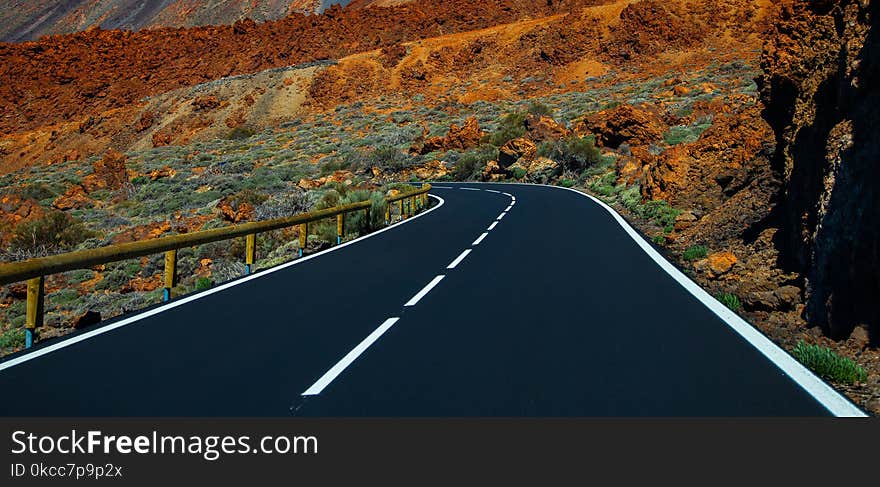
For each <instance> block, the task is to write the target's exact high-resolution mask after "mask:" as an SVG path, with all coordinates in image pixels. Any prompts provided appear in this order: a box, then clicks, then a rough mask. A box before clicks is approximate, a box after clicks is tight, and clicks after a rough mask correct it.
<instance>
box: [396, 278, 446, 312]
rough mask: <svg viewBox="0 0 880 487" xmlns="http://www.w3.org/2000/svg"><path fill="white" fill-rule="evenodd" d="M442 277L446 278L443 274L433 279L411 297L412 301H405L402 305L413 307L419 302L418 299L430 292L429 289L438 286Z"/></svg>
mask: <svg viewBox="0 0 880 487" xmlns="http://www.w3.org/2000/svg"><path fill="white" fill-rule="evenodd" d="M444 277H446V276H444V275H443V274H440V275H439V276H437V277H435V278H434V279H433V280H432V281H431V282H429V283H428V285H427V286H425V287H423V288H422V290H421V291H419V292H418V293H417V294H416V295H415V296H413V297H412V299H410V300H409V301H407V302H406V304H404V306H415V305H416V304H417V303H418V302H419V300H420V299H422V298H424V297H425V295H426V294H428V293H429V292H431V289H434V286H436V285H437V284H440V281H442V280H443V278H444Z"/></svg>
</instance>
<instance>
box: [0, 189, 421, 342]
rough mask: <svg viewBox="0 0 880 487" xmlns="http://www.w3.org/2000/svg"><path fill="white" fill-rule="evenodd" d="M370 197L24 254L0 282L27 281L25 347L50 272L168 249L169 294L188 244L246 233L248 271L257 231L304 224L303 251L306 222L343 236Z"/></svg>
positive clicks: (399, 198) (406, 201)
mask: <svg viewBox="0 0 880 487" xmlns="http://www.w3.org/2000/svg"><path fill="white" fill-rule="evenodd" d="M430 190H431V185H430V184H425V185H423V186H422V187H421V188H419V189H417V190H415V191H411V192H407V193H402V194H398V195H396V196H390V197H386V198H385V203H386V205H387V207H386V210H385V221H386V223H388V222H390V221H391V204H392V203H394V202H397V203H398V204H399V208H400V217H401V219H405V218H408V217H409V216H411V215H413V214H415V212H416V211H418V210H419V209H421V208H424V207H425V206H427V203H428V192H429V191H430ZM371 207H372V203H371V202H370V201H369V200H368V201H362V202H358V203H351V204H348V205H342V206H334V207H332V208H327V209H324V210H318V211H312V212H308V213H301V214H299V215H294V216H290V217H285V218H277V219H274V220H265V221H259V222H251V223H244V224H241V225H232V226H228V227H223V228H215V229H212V230H204V231H199V232H192V233H186V234H183V235H173V236H170V237H161V238H155V239H152V240H141V241H137V242H129V243H124V244H117V245H109V246H107V247H100V248H96V249H88V250H79V251H76V252H68V253H64V254H58V255H51V256H48V257H38V258H35V259H28V260H23V261H21V262H9V263H2V264H0V286H3V285H6V284H12V283H15V282H21V281H27V316H26V320H25V332H26V338H25V348H30V347H31V346H32V345H33V337H34V331H35V330H36V329H37V328H38V327H40V326H42V324H43V301H44V297H45V279H46V276H48V275H51V274H59V273H62V272H67V271H73V270H78V269H89V268H91V267H94V266H97V265H102V264H107V263H110V262H117V261H120V260H126V259H132V258H135V257H144V256H147V255H152V254H158V253H161V252H164V253H165V270H164V274H165V275H164V277H165V280H164V285H165V287H164V293H163V299H164V300H165V301H168V300H170V299H171V297H172V296H171V289H172V288H173V287H174V286H175V283H176V281H177V251H178V250H179V249H182V248H185V247H192V246H195V245H202V244H206V243H211V242H218V241H222V240H229V239H233V238H237V237H245V239H246V241H245V243H246V245H245V269H246V270H245V273H246V274H250V273H251V272H252V271H253V266H254V263H255V261H256V241H257V234H259V233H263V232H269V231H272V230H279V229H282V228H289V227H293V226H296V225H300V227H301V228H300V232H299V239H300V250H299V253H300V256H302V253H303V248H305V246H306V237H307V236H308V224H309V223H312V222H316V221H319V220H323V219H325V218H332V217H334V216H335V217H336V243H337V245H338V244H340V243H341V242H342V236H343V235H344V231H345V228H344V227H345V214H346V213H352V212H355V211H361V210H365V211H366V212H367V215H368V217H369V211H370V208H371Z"/></svg>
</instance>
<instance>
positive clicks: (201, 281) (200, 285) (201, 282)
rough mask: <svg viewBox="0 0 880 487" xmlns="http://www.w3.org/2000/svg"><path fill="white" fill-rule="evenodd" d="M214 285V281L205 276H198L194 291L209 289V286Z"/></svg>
mask: <svg viewBox="0 0 880 487" xmlns="http://www.w3.org/2000/svg"><path fill="white" fill-rule="evenodd" d="M213 285H214V281H212V280H211V279H209V278H207V277H200V278H198V279H196V291H204V290H205V289H211V286H213Z"/></svg>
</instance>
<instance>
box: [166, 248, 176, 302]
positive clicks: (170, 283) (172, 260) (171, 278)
mask: <svg viewBox="0 0 880 487" xmlns="http://www.w3.org/2000/svg"><path fill="white" fill-rule="evenodd" d="M176 281H177V249H174V250H167V251H165V290H164V293H163V296H162V300H163V301H171V288H173V287H174V285H175V284H176Z"/></svg>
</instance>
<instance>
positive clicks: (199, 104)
mask: <svg viewBox="0 0 880 487" xmlns="http://www.w3.org/2000/svg"><path fill="white" fill-rule="evenodd" d="M192 106H193V110H195V111H197V112H201V111H206V110H213V109H215V108H218V107H219V106H220V100H218V99H217V97H216V96H197V97H196V98H195V99H194V100H193V102H192Z"/></svg>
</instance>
